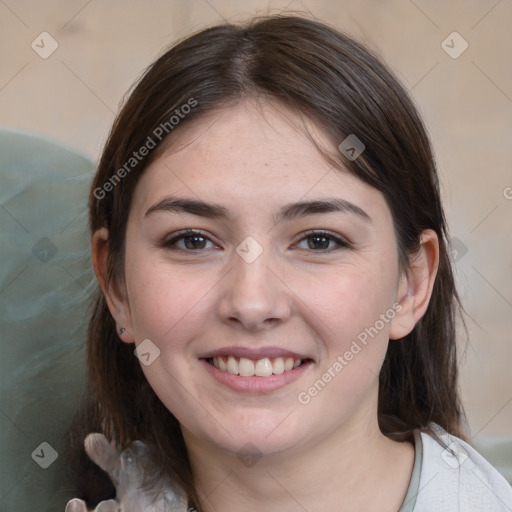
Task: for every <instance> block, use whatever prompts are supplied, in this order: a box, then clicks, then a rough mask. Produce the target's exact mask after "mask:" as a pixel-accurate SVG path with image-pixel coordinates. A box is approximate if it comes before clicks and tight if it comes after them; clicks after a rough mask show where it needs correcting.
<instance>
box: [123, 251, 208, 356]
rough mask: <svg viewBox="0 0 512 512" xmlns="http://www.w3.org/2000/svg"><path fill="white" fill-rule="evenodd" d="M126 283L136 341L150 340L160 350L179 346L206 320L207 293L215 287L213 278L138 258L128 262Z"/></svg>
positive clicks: (130, 259) (148, 259)
mask: <svg viewBox="0 0 512 512" xmlns="http://www.w3.org/2000/svg"><path fill="white" fill-rule="evenodd" d="M126 281H127V288H128V294H129V297H130V313H131V319H132V328H133V331H134V335H135V339H136V340H137V341H139V340H143V339H145V338H149V339H151V340H152V341H153V342H154V343H155V344H157V345H158V346H160V345H165V344H168V343H169V342H172V344H173V345H176V344H179V343H180V340H181V339H186V338H187V332H188V331H189V329H191V328H193V327H194V326H195V327H196V328H197V326H198V325H199V323H198V322H201V321H204V320H205V318H204V315H205V311H206V310H207V309H208V299H209V297H208V293H207V291H208V290H210V289H211V288H212V287H213V285H214V283H215V281H214V280H213V279H212V276H208V275H206V274H205V275H202V274H200V273H199V275H198V272H195V273H194V274H191V273H190V272H188V271H187V270H186V269H185V270H183V269H176V268H171V267H170V265H169V264H166V263H162V262H158V263H152V262H151V261H150V258H148V257H145V258H143V257H137V255H136V254H133V255H132V257H131V258H127V270H126Z"/></svg>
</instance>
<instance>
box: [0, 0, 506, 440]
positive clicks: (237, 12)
mask: <svg viewBox="0 0 512 512" xmlns="http://www.w3.org/2000/svg"><path fill="white" fill-rule="evenodd" d="M283 9H287V10H294V11H303V12H307V11H310V12H311V13H312V14H313V15H314V16H315V17H318V18H319V19H320V20H324V21H329V22H330V23H332V24H333V25H334V26H335V27H336V28H338V29H341V30H343V31H345V32H348V33H349V34H351V35H353V36H355V37H357V38H359V39H360V40H362V41H363V42H365V43H366V44H367V45H369V46H370V47H372V48H374V49H376V50H377V51H378V52H379V53H380V54H381V55H382V56H383V57H384V59H385V60H386V61H387V62H388V64H390V65H391V67H392V68H393V69H394V70H395V71H396V72H397V73H398V76H399V77H400V78H401V79H402V81H403V82H404V84H405V86H406V87H407V88H408V89H409V90H410V91H411V93H412V95H413V97H414V99H415V100H416V102H417V103H418V105H419V107H420V109H421V111H422V113H423V115H424V117H425V120H426V122H427V125H428V127H429V130H430V132H431V134H432V137H433V142H434V146H435V149H436V154H437V158H438V162H439V167H440V173H441V179H442V184H443V194H444V199H445V206H446V210H447V215H448V218H449V223H450V225H451V231H452V236H453V237H455V238H456V239H457V241H456V244H455V247H456V248H457V249H458V254H457V255H455V256H456V258H455V259H456V260H457V262H456V270H457V279H458V282H459V285H460V287H461V292H462V296H463V300H464V303H465V307H466V309H467V312H468V314H469V318H468V327H469V335H470V340H469V344H468V346H467V349H466V350H465V351H463V350H461V352H460V358H461V365H462V382H461V385H462V393H463V399H464V404H465V407H466V410H467V413H468V417H469V420H470V427H471V435H473V436H474V438H475V440H477V441H478V440H485V439H489V438H493V437H503V436H509V437H511V436H512V371H511V370H510V364H511V362H512V336H511V331H512V236H511V235H512V229H511V219H512V172H511V169H512V152H511V150H510V149H511V143H512V137H511V135H512V129H511V126H512V59H511V49H512V36H511V34H512V2H511V1H510V0H498V1H496V0H492V1H491V0H489V1H488V0H470V1H453V0H451V1H443V0H437V1H426V0H416V1H415V2H413V1H405V0H401V1H398V0H387V1H386V0H382V1H378V0H362V1H355V0H350V1H333V0H311V1H306V0H304V1H291V2H290V1H289V0H288V1H260V0H247V1H241V0H240V1H234V0H167V1H164V0H151V1H142V0H136V1H125V2H123V1H121V0H110V1H101V0H90V1H87V0H72V1H71V0H66V1H64V0H54V1H40V2H39V1H28V0H0V55H1V57H0V58H1V60H0V125H1V126H10V127H17V128H21V129H26V130H30V131H35V132H39V133H42V134H45V135H48V136H51V137H53V138H56V139H59V140H61V141H64V142H65V143H67V144H69V145H71V146H73V147H75V148H78V149H79V150H81V151H83V152H85V153H86V154H88V155H90V156H91V157H92V158H93V159H97V158H98V156H99V153H100V151H101V147H102V144H103V142H104V140H105V137H106V134H107V131H108V129H109V127H110V125H111V123H112V121H113V119H114V115H115V113H116V111H117V107H118V104H119V101H120V100H121V98H122V96H123V94H124V93H125V92H126V90H127V89H128V88H129V86H130V85H131V84H132V82H133V81H134V79H135V78H136V77H137V76H138V75H139V73H141V71H142V70H143V69H144V68H145V66H147V65H148V64H149V63H150V62H151V61H152V60H153V59H154V57H155V56H157V55H158V54H159V53H160V52H161V50H162V48H163V47H164V46H166V45H168V44H169V43H171V42H172V41H174V40H175V39H177V38H180V37H182V36H185V35H186V34H188V33H190V32H191V31H193V30H197V29H199V28H202V27H205V26H207V25H211V24H215V23H218V22H220V21H222V20H223V19H225V20H229V21H238V20H243V19H245V18H247V17H248V16H249V15H252V14H256V13H259V14H264V13H267V12H271V13H273V12H280V11H282V10H283ZM454 31H456V32H458V33H459V34H460V36H461V37H462V38H463V39H460V38H458V37H459V36H451V37H450V38H448V40H447V42H446V43H445V45H446V44H447V45H449V46H452V47H453V48H451V49H449V48H447V49H448V50H449V51H451V52H452V54H453V55H454V56H456V55H455V54H457V53H458V52H459V51H460V50H461V49H463V45H464V40H465V41H466V42H467V44H468V48H467V49H466V51H464V52H463V53H462V54H461V55H460V56H458V57H457V58H452V57H451V56H450V55H449V54H448V53H447V52H446V51H445V50H444V49H443V47H442V42H443V40H445V39H446V38H447V36H448V35H449V34H451V33H452V32H454ZM42 32H48V33H49V34H51V36H52V37H53V38H54V39H55V40H56V41H57V43H58V48H57V50H56V51H55V52H54V53H53V54H51V55H50V56H49V57H48V58H46V59H43V58H41V56H40V55H38V53H36V52H35V51H34V50H33V49H32V47H31V43H32V41H34V40H35V44H39V50H38V51H40V52H44V51H48V50H49V49H51V46H50V44H51V41H50V40H49V39H48V38H47V36H42V37H44V38H45V39H44V49H43V48H42V46H43V44H42V43H41V42H40V40H41V37H37V36H39V34H41V33H42ZM452 40H453V43H452ZM466 251H467V252H466ZM464 344H465V339H461V346H464Z"/></svg>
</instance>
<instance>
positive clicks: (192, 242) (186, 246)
mask: <svg viewBox="0 0 512 512" xmlns="http://www.w3.org/2000/svg"><path fill="white" fill-rule="evenodd" d="M208 243H210V244H212V245H213V246H214V247H216V246H215V244H213V242H212V241H211V240H210V239H209V238H208V237H207V236H205V235H204V234H203V233H201V232H200V231H194V230H187V231H185V232H182V233H180V234H178V235H177V236H175V237H174V238H171V239H170V240H167V241H165V242H164V243H163V244H162V246H163V247H165V248H166V249H171V250H173V249H177V250H182V251H188V252H195V251H200V250H202V249H211V248H212V247H207V244H208Z"/></svg>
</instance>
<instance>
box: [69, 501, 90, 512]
mask: <svg viewBox="0 0 512 512" xmlns="http://www.w3.org/2000/svg"><path fill="white" fill-rule="evenodd" d="M64 512H87V506H86V505H85V501H83V500H79V499H78V498H73V499H72V500H70V501H68V503H67V504H66V509H65V511H64Z"/></svg>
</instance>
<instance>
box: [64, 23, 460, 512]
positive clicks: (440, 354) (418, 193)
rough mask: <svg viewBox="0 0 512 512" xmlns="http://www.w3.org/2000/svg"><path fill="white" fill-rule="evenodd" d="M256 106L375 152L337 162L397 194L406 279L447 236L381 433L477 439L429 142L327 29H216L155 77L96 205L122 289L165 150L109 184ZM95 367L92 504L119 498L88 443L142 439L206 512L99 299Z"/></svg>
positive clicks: (386, 369)
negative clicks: (149, 172)
mask: <svg viewBox="0 0 512 512" xmlns="http://www.w3.org/2000/svg"><path fill="white" fill-rule="evenodd" d="M254 97H267V98H271V99H273V100H277V101H278V102H281V103H282V104H285V105H287V106H288V107H291V108H292V109H294V110H295V111H296V112H297V113H299V114H300V115H302V116H305V117H307V118H309V119H312V120H314V121H316V122H317V123H318V124H319V125H320V126H321V127H323V128H324V129H325V131H326V132H327V133H329V134H330V135H331V137H332V140H333V141H337V143H339V142H341V141H343V140H344V139H345V138H346V137H347V136H348V135H350V134H355V135H356V136H357V138H358V139H359V140H360V141H362V142H363V144H364V145H365V151H364V152H363V153H362V154H361V156H359V157H358V158H357V159H355V160H350V159H348V158H346V156H345V155H343V154H342V153H341V151H338V152H336V154H335V153H334V152H331V153H330V154H326V153H325V151H323V153H324V156H326V158H328V159H329V160H330V161H332V163H333V164H334V165H337V166H338V167H340V166H341V165H343V166H344V167H345V168H348V169H349V170H350V172H352V173H353V174H354V175H356V176H357V177H359V178H360V179H361V180H363V181H365V182H366V183H368V184H370V185H371V186H373V187H375V188H376V189H378V190H380V191H381V192H382V193H383V195H384V197H385V198H386V201H387V204H388V206H389V208H390V209H391V212H392V215H393V221H394V228H395V233H396V237H397V243H398V247H399V254H400V263H401V267H402V269H404V268H406V266H407V262H408V258H409V256H410V255H411V254H413V253H414V252H415V251H416V250H417V249H418V247H419V235H420V234H421V232H422V231H423V230H425V229H428V228H430V229H433V230H434V231H435V232H436V233H437V235H438V237H439V243H440V262H439V270H438V275H437V278H436V281H435V285H434V289H433V294H432V298H431V301H430V304H429V306H428V309H427V311H426V313H425V315H424V316H423V318H421V320H419V322H418V323H417V325H416V326H415V328H414V329H413V331H412V332H411V333H410V334H409V335H407V336H406V337H405V338H403V339H402V340H396V341H391V342H390V345H389V348H388V352H387V355H386V358H385V360H384V363H383V366H382V370H381V373H380V377H379V378H380V388H379V404H378V419H379V426H380V429H381V431H382V432H383V433H384V434H386V435H388V436H393V435H395V436H396V437H395V438H397V439H398V438H399V434H406V433H410V432H411V431H412V430H413V429H415V428H420V429H422V430H423V431H425V432H428V433H430V434H431V435H433V436H434V437H436V438H437V439H438V440H439V438H438V437H437V435H436V432H435V431H433V429H432V426H431V424H432V423H437V424H438V425H440V426H441V427H443V428H444V429H445V430H447V431H448V432H449V433H452V434H454V435H457V436H459V437H462V438H463V439H464V438H465V434H464V430H463V427H462V425H461V421H462V417H463V415H464V412H463V408H462V405H461V402H460V397H459V391H458V384H457V383H458V369H457V357H456V338H455V321H456V313H457V312H458V309H459V308H460V303H459V299H458V296H457V292H456V289H455V284H454V277H453V273H452V268H451V262H450V259H449V255H448V250H447V227H446V221H445V217H444V213H443V209H442V206H441V201H440V192H439V184H438V178H437V174H436V166H435V162H434V158H433V155H432V151H431V147H430V143H429V139H428V136H427V134H426V131H425V128H424V126H423V123H422V121H421V119H420V117H419V115H418V113H417V110H416V108H415V107H414V105H413V103H412V102H411V99H410V98H409V96H408V94H407V92H406V91H405V90H404V88H403V87H402V86H401V85H400V84H399V82H398V80H397V79H396V78H395V77H394V76H393V74H392V73H391V72H390V70H389V69H388V68H387V67H386V66H385V65H384V64H383V63H382V62H381V61H380V60H379V59H378V58H377V57H375V56H374V55H373V54H372V53H371V52H370V51H368V50H367V49H365V48H364V47H363V46H362V45H360V44H359V43H357V42H355V41H354V40H352V39H351V38H349V37H347V36H346V35H343V34H340V33H339V32H337V31H335V30H333V29H332V28H330V27H328V26H326V25H325V24H322V23H319V22H317V21H312V20H308V19H304V18H300V17H295V16H285V15H279V16H271V17H264V18H255V19H253V20H251V21H250V22H248V23H246V24H244V25H242V26H237V25H231V24H223V25H220V26H215V27H212V28H208V29H205V30H202V31H200V32H198V33H196V34H194V35H192V36H191V37H188V38H186V39H184V40H182V41H181V42H179V43H178V44H176V45H174V46H173V47H172V48H171V49H169V50H168V51H166V52H165V53H164V54H163V55H162V56H161V57H160V58H158V60H156V62H154V63H153V64H152V65H151V66H150V67H149V68H148V69H147V71H146V72H145V74H144V75H143V76H142V78H141V79H140V80H139V82H138V83H137V84H136V86H135V88H134V90H133V92H132V93H131V94H130V96H129V97H128V99H127V101H126V103H125V104H124V107H123V108H122V110H121V112H120V114H119V115H118V117H117V119H116V120H115V122H114V125H113V127H112V130H111V132H110V135H109V138H108V141H107V143H106V146H105V149H104V152H103V155H102V158H101V161H100V164H99V168H98V171H97V174H96V177H95V179H94V183H93V186H92V190H91V195H90V202H89V207H90V228H91V231H92V232H93V233H94V232H95V231H96V230H98V229H100V228H102V227H106V228H107V229H108V230H109V240H108V243H109V250H110V262H109V264H110V267H109V268H110V272H109V275H110V278H111V279H114V280H119V282H122V280H123V275H124V271H123V262H124V242H125V232H126V224H127V219H128V212H129V210H130V204H131V199H132V196H133V193H134V189H135V187H136V185H137V182H138V180H139V178H140V177H141V175H142V173H143V171H144V169H145V168H146V167H147V166H148V165H149V163H150V162H151V161H153V160H154V159H155V158H156V157H157V156H158V154H159V150H160V149H161V147H163V145H162V144H161V143H160V144H159V148H157V149H154V150H152V151H150V152H149V154H148V155H147V156H146V157H145V158H143V159H141V160H140V162H137V164H136V165H134V166H133V169H132V167H130V168H129V172H125V173H122V174H123V176H124V177H123V179H122V181H120V182H119V183H117V182H116V183H115V186H112V187H109V186H108V185H107V186H106V184H107V182H110V183H111V184H112V183H113V181H112V180H113V177H114V176H115V175H116V173H118V171H119V169H121V168H123V166H125V169H127V168H126V163H127V162H128V161H129V160H130V158H131V157H132V156H133V152H134V151H137V150H138V149H139V148H141V147H142V146H144V145H145V144H147V141H148V136H152V138H153V139H155V138H156V137H155V136H154V134H155V130H156V128H157V127H159V126H163V125H164V123H167V125H165V126H167V130H166V131H168V135H166V136H165V137H162V141H168V140H172V137H173V133H174V131H176V130H179V129H180V127H181V126H182V125H183V124H185V123H190V122H192V121H193V120H194V119H196V118H197V117H198V116H200V115H204V114H205V113H208V112H214V110H215V109H218V108H223V107H229V106H230V105H233V104H235V103H237V102H239V101H241V100H243V99H248V98H254ZM193 101H195V102H196V103H195V106H194V108H191V109H188V110H187V111H189V113H188V114H187V115H186V116H180V120H179V124H177V125H176V126H173V127H172V128H171V127H170V125H169V119H170V116H172V115H173V112H175V111H176V110H177V109H178V110H179V108H180V106H182V105H185V104H187V103H188V104H189V105H191V104H192V102H193ZM152 134H153V135H152ZM132 163H134V162H132ZM107 189H108V190H109V191H108V193H104V192H101V194H100V193H98V190H100V191H105V190H107ZM100 195H101V197H100V198H99V197H98V196H100ZM103 196H104V197H103ZM87 353H88V387H87V391H86V395H85V397H84V401H83V404H82V406H81V410H80V411H79V414H78V415H77V418H76V422H75V426H74V428H73V431H72V435H71V437H70V440H71V445H72V446H74V447H75V449H76V450H77V451H78V453H79V454H80V457H81V459H80V464H82V465H83V467H87V471H86V475H84V473H80V476H79V478H80V486H81V488H80V489H79V490H78V491H79V493H80V495H81V497H83V498H85V499H87V500H88V505H89V506H93V505H94V503H97V501H99V500H100V499H105V498H107V497H108V496H107V495H108V493H109V492H110V493H112V488H111V487H109V486H108V485H107V486H106V487H105V488H103V487H101V486H100V487H96V488H95V485H96V484H94V481H95V480H96V477H97V475H96V473H95V470H94V469H93V467H92V465H91V464H89V465H88V466H87V464H86V457H85V455H84V453H83V449H82V445H83V439H84V437H85V435H86V434H87V433H88V432H91V431H95V430H96V431H99V430H103V431H104V432H105V434H106V435H107V437H109V438H115V439H116V440H117V441H118V442H119V443H120V445H121V446H123V447H125V446H127V445H128V444H129V443H130V442H131V441H133V440H135V439H141V440H142V441H144V442H145V443H147V444H148V446H149V447H150V449H151V451H152V454H153V456H154V461H155V468H156V469H155V471H157V472H158V471H161V472H163V473H165V474H167V475H169V476H170V477H171V478H172V479H173V480H174V481H176V482H177V484H178V485H179V486H180V487H182V488H183V489H184V490H185V492H186V493H187V494H188V496H189V499H190V503H191V505H192V506H195V507H196V508H199V500H198V495H197V491H196V489H195V487H194V480H193V475H192V471H191V468H190V464H189V460H188V457H187V450H186V447H185V444H184V441H183V438H182V435H181V430H180V425H179V423H178V421H177V420H176V419H175V418H174V416H173V415H172V414H171V413H170V412H169V411H168V410H167V409H166V407H165V406H164V405H163V404H162V403H161V402H160V400H159V399H158V397H157V396H156V394H155V393H154V392H153V390H152V389H151V387H150V386H149V384H148V382H147V380H146V378H145V377H144V374H143V372H142V370H141V368H140V364H139V362H138V360H137V359H136V358H135V357H134V355H133V345H128V344H125V343H122V342H121V341H120V340H119V338H118V335H117V333H116V325H115V323H114V320H113V318H112V316H111V314H110V311H109V309H108V307H107V304H106V301H105V300H104V297H103V295H102V294H101V293H100V292H99V291H98V296H97V298H96V300H95V305H94V311H93V314H92V317H91V320H90V324H89V339H88V352H87ZM87 475H89V476H87ZM102 485H103V484H102ZM94 489H95V490H94Z"/></svg>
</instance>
